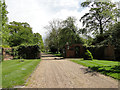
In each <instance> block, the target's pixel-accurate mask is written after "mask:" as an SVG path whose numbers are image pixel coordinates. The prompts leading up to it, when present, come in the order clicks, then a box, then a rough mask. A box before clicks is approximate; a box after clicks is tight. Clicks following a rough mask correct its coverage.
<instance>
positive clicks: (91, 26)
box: [80, 0, 118, 35]
mask: <svg viewBox="0 0 120 90" xmlns="http://www.w3.org/2000/svg"><path fill="white" fill-rule="evenodd" d="M81 6H82V7H89V8H90V10H89V12H88V13H86V14H85V15H84V16H83V17H81V19H80V21H82V23H83V26H85V28H86V32H92V34H95V35H96V34H101V35H102V34H103V33H104V32H105V31H106V30H108V27H109V26H110V24H112V23H114V22H116V21H117V17H116V16H117V15H118V9H117V7H116V4H114V3H112V2H111V1H110V0H109V1H107V2H98V1H96V0H94V1H89V2H83V3H81Z"/></svg>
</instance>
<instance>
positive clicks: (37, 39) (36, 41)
mask: <svg viewBox="0 0 120 90" xmlns="http://www.w3.org/2000/svg"><path fill="white" fill-rule="evenodd" d="M33 43H34V44H37V45H39V46H40V49H41V51H44V43H43V40H42V36H41V35H40V34H39V33H34V38H33Z"/></svg>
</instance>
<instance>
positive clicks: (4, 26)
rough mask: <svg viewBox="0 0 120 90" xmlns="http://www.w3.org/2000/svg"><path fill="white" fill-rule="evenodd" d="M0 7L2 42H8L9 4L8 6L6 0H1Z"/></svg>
mask: <svg viewBox="0 0 120 90" xmlns="http://www.w3.org/2000/svg"><path fill="white" fill-rule="evenodd" d="M0 4H1V5H0V8H1V10H2V11H1V16H2V20H1V21H2V43H3V44H7V40H8V38H9V30H8V28H7V26H8V24H7V22H8V17H7V14H8V11H7V6H6V3H5V1H3V2H1V1H0Z"/></svg>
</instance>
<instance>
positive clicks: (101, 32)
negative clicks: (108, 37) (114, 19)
mask: <svg viewBox="0 0 120 90" xmlns="http://www.w3.org/2000/svg"><path fill="white" fill-rule="evenodd" d="M102 34H103V27H102V22H101V20H100V35H102Z"/></svg>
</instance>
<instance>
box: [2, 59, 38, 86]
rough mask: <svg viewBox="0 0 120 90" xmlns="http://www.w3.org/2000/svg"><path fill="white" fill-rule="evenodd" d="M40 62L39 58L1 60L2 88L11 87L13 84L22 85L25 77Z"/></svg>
mask: <svg viewBox="0 0 120 90" xmlns="http://www.w3.org/2000/svg"><path fill="white" fill-rule="evenodd" d="M39 63H40V59H34V60H33V59H32V60H24V62H20V60H9V61H3V62H2V88H13V87H14V86H22V85H24V84H25V82H26V80H27V78H28V77H29V76H30V75H31V73H32V72H33V71H34V69H35V68H36V66H37V65H38V64H39Z"/></svg>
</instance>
